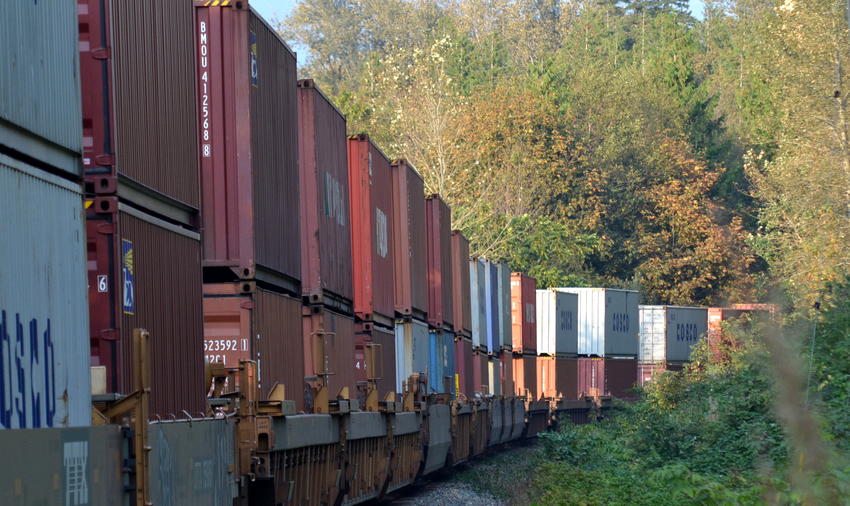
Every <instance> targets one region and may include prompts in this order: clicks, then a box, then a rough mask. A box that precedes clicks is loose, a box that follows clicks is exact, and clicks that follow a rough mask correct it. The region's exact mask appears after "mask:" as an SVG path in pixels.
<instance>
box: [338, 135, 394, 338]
mask: <svg viewBox="0 0 850 506" xmlns="http://www.w3.org/2000/svg"><path fill="white" fill-rule="evenodd" d="M348 179H349V187H350V189H351V253H352V269H353V273H354V279H353V288H354V313H355V314H356V315H357V316H358V317H359V318H360V319H362V320H364V321H371V320H374V319H375V318H376V317H383V319H384V320H385V322H384V325H391V324H392V320H393V318H394V317H395V301H394V298H393V289H394V287H395V278H394V277H395V271H394V265H393V254H392V251H391V248H392V243H393V222H394V219H395V217H394V216H393V186H392V178H391V177H390V162H389V160H387V158H386V157H385V156H384V154H383V153H382V152H381V151H380V150H379V149H378V148H377V147H376V146H375V144H374V143H372V142H371V141H370V140H369V137H368V136H367V135H365V134H361V135H358V136H355V137H350V138H349V139H348Z"/></svg>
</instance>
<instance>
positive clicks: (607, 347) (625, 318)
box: [557, 288, 640, 357]
mask: <svg viewBox="0 0 850 506" xmlns="http://www.w3.org/2000/svg"><path fill="white" fill-rule="evenodd" d="M557 290H559V291H562V292H567V293H575V294H576V295H578V354H579V355H583V356H597V357H637V354H638V341H639V339H640V336H639V324H638V299H639V296H640V294H639V293H638V292H636V291H633V290H619V289H616V288H557Z"/></svg>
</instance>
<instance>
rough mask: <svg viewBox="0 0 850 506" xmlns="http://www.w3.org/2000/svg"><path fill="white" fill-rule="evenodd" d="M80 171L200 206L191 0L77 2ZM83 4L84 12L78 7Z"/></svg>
mask: <svg viewBox="0 0 850 506" xmlns="http://www.w3.org/2000/svg"><path fill="white" fill-rule="evenodd" d="M80 4H81V8H80V9H79V13H80V16H79V21H80V44H79V47H80V64H81V65H80V71H81V82H82V87H83V94H82V95H83V138H84V143H83V144H84V156H83V162H84V168H85V170H86V173H87V175H88V176H90V177H93V178H95V179H94V182H95V184H94V190H95V191H96V192H97V193H104V194H106V193H114V192H115V185H114V179H113V182H109V181H106V180H104V179H103V177H104V176H105V177H106V178H115V177H116V176H118V175H121V176H122V177H125V178H127V179H129V180H132V181H133V182H135V183H136V184H137V185H139V186H140V188H141V189H143V191H147V192H149V193H150V192H154V193H160V194H163V195H165V196H167V197H169V198H171V199H174V200H176V201H178V202H182V203H184V204H186V205H187V206H189V207H192V208H194V209H197V208H198V207H199V204H200V192H199V187H198V184H199V183H198V141H197V134H196V123H195V118H196V113H197V109H196V103H197V98H196V95H195V72H194V70H195V65H194V48H195V45H194V41H193V38H192V33H193V32H192V23H193V12H194V8H193V6H192V2H174V1H170V0H155V1H148V2H134V1H132V0H114V1H112V2H101V1H97V0H84V1H82V2H80ZM83 5H84V6H85V9H83V8H82V6H83Z"/></svg>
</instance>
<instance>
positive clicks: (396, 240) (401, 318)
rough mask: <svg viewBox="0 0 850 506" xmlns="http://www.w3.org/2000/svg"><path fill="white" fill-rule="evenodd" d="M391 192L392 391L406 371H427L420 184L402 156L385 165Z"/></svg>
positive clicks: (403, 379) (399, 385) (400, 384)
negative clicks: (394, 363)
mask: <svg viewBox="0 0 850 506" xmlns="http://www.w3.org/2000/svg"><path fill="white" fill-rule="evenodd" d="M390 175H391V180H392V194H393V218H394V219H393V233H392V236H391V247H392V255H393V265H394V276H393V279H394V283H395V289H394V290H393V292H394V300H395V314H396V323H395V345H396V346H395V350H396V374H397V380H396V382H397V383H396V390H397V391H399V392H401V391H403V387H404V383H405V382H407V381H408V380H409V379H410V376H411V375H412V374H414V373H416V374H427V373H428V363H429V358H428V355H429V351H430V346H429V337H428V323H427V321H426V320H427V316H428V286H427V284H426V283H425V280H426V279H427V272H428V270H427V246H426V237H425V201H424V200H423V199H422V196H423V195H424V194H425V184H424V183H423V181H422V177H421V176H420V175H419V174H418V173H417V172H416V170H415V169H414V168H413V167H411V166H410V165H409V164H408V163H407V162H406V161H404V160H396V161H394V162H393V163H392V166H391V168H390Z"/></svg>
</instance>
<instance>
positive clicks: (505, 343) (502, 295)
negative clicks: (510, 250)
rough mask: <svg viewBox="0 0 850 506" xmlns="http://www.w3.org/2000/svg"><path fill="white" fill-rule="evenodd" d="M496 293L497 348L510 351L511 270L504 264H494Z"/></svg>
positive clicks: (511, 341) (511, 338)
mask: <svg viewBox="0 0 850 506" xmlns="http://www.w3.org/2000/svg"><path fill="white" fill-rule="evenodd" d="M496 271H497V284H496V291H497V292H498V294H499V295H498V305H497V306H498V313H499V315H498V322H499V323H498V329H499V330H498V332H499V339H498V340H496V341H497V342H498V343H499V347H500V348H501V349H502V350H507V351H511V347H512V344H513V322H512V316H511V268H510V266H508V264H507V263H505V262H500V263H498V264H496Z"/></svg>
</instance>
